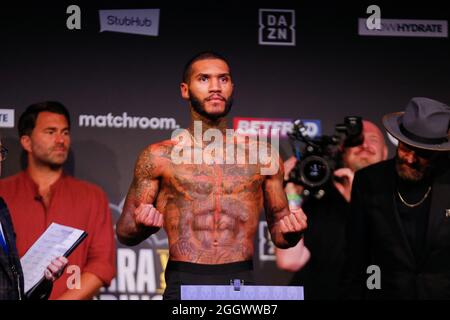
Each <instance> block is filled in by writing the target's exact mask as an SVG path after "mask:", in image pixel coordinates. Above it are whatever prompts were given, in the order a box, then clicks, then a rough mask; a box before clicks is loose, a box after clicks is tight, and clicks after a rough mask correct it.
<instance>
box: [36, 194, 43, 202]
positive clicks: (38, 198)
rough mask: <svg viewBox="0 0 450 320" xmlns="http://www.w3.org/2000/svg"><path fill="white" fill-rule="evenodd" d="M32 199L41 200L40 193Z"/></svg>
mask: <svg viewBox="0 0 450 320" xmlns="http://www.w3.org/2000/svg"><path fill="white" fill-rule="evenodd" d="M34 200H36V201H42V196H41V195H40V194H38V195H35V196H34Z"/></svg>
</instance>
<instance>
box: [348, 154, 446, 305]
mask: <svg viewBox="0 0 450 320" xmlns="http://www.w3.org/2000/svg"><path fill="white" fill-rule="evenodd" d="M395 192H396V172H395V161H394V159H391V160H387V161H383V162H381V163H378V164H375V165H372V166H370V167H367V168H365V169H362V170H360V171H358V172H357V173H356V175H355V179H354V182H353V190H352V202H351V214H350V219H349V224H348V226H347V246H346V248H347V249H346V254H347V259H346V264H345V268H344V278H343V283H342V288H343V296H344V297H345V298H353V299H359V298H374V299H450V212H449V209H450V166H449V164H448V162H447V163H446V166H443V167H442V169H441V170H440V171H439V172H436V174H435V175H434V180H433V184H432V192H431V197H432V198H431V205H430V212H429V216H428V228H427V236H426V245H425V248H426V249H425V255H424V257H423V258H422V259H421V260H420V261H416V258H415V256H414V254H413V251H412V249H411V247H410V244H409V241H408V240H407V237H406V234H405V231H404V229H403V225H402V222H401V219H400V216H399V214H398V212H397V209H396V200H395ZM370 265H377V266H378V267H379V268H380V271H381V272H380V275H381V289H372V290H369V289H368V288H367V285H366V281H367V279H368V278H369V276H370V275H371V274H373V272H372V271H371V272H367V267H368V266H370Z"/></svg>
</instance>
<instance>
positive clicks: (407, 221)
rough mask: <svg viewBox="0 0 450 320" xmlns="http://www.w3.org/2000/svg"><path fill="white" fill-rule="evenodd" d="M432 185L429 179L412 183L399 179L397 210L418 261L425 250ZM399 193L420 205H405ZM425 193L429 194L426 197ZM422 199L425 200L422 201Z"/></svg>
mask: <svg viewBox="0 0 450 320" xmlns="http://www.w3.org/2000/svg"><path fill="white" fill-rule="evenodd" d="M430 185H431V182H430V181H429V180H428V179H427V180H424V181H421V182H419V183H410V182H406V181H404V180H402V179H400V178H398V179H397V190H396V191H397V192H396V205H397V211H398V214H399V216H400V221H401V222H402V227H403V230H404V231H405V235H406V238H407V239H408V242H409V245H410V247H411V249H412V251H413V254H414V256H415V258H416V261H417V262H420V261H421V259H422V258H423V255H424V252H425V246H426V236H427V228H428V216H429V212H430V205H431V189H430V191H429V192H428V190H429V188H430ZM399 193H400V195H401V196H402V198H403V201H405V202H406V203H408V204H410V205H412V204H418V205H417V206H415V207H414V208H411V207H409V206H407V205H405V204H404V202H403V201H402V200H401V199H400V196H399ZM427 193H428V195H427ZM425 195H427V196H426V197H425ZM422 200H423V202H421V201H422ZM420 202H421V203H420ZM419 203H420V204H419Z"/></svg>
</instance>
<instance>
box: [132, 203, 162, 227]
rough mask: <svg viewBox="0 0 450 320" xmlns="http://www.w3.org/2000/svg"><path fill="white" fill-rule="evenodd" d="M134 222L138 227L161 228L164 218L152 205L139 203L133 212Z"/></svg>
mask: <svg viewBox="0 0 450 320" xmlns="http://www.w3.org/2000/svg"><path fill="white" fill-rule="evenodd" d="M134 220H135V221H136V224H137V225H138V227H147V228H158V229H160V228H162V226H163V224H164V217H163V215H162V213H160V212H159V211H158V210H157V209H156V208H155V207H154V206H153V205H152V204H143V203H141V204H140V205H139V207H137V208H136V210H135V211H134Z"/></svg>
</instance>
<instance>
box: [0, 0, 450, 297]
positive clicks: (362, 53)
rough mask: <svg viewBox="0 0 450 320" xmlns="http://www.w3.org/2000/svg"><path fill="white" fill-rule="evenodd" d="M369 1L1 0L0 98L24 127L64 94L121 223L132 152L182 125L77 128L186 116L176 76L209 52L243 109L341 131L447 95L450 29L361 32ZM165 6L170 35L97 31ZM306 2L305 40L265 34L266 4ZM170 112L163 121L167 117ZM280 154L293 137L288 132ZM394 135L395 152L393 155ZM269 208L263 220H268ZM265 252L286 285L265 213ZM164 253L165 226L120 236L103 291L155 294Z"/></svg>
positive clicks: (390, 5) (77, 171)
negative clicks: (75, 24) (262, 41)
mask: <svg viewBox="0 0 450 320" xmlns="http://www.w3.org/2000/svg"><path fill="white" fill-rule="evenodd" d="M70 4H77V5H79V6H80V8H81V27H82V28H81V30H68V29H67V28H66V19H67V17H68V14H66V8H67V6H68V5H70ZM369 4H372V3H371V2H359V3H356V4H351V3H348V2H344V1H339V2H336V3H331V2H330V3H323V2H314V1H284V2H280V1H272V2H269V1H266V2H260V3H258V4H244V3H243V1H240V2H238V1H226V2H225V1H221V2H216V3H214V2H213V3H211V2H196V3H193V2H192V3H189V2H186V3H184V2H183V3H181V2H180V3H177V2H175V1H168V2H167V1H166V2H156V1H122V2H110V3H108V2H106V1H99V2H95V1H90V2H80V1H73V2H60V1H58V2H55V3H54V4H50V3H44V2H33V3H24V2H17V3H15V4H14V5H9V6H7V5H3V4H2V7H1V10H0V41H1V51H0V109H14V111H15V117H16V119H15V124H16V125H17V119H18V117H19V115H20V113H21V112H22V111H23V110H24V109H25V108H26V107H27V106H28V105H29V104H31V103H35V102H38V101H43V100H58V101H61V102H63V103H64V104H65V105H66V106H67V107H68V108H69V110H70V113H71V116H72V127H73V129H72V152H71V154H70V161H69V162H68V164H67V170H68V171H69V172H71V173H72V174H74V175H75V176H76V177H79V178H81V179H87V180H89V181H92V182H94V183H96V184H98V185H100V186H101V187H102V188H103V189H104V190H105V191H106V192H107V194H108V196H109V200H110V203H111V208H112V213H113V216H114V221H115V220H116V219H117V217H118V215H119V214H120V206H121V202H122V201H123V199H124V197H125V195H126V192H127V190H128V186H129V184H130V182H131V178H132V172H133V166H134V161H135V159H136V156H137V154H138V153H139V151H140V150H141V149H142V148H143V147H145V146H146V145H147V144H149V143H152V142H155V141H158V140H162V139H167V138H169V137H170V134H171V131H172V130H171V129H173V128H162V129H151V128H148V129H140V128H134V129H133V128H108V127H86V126H85V125H83V126H81V125H80V115H94V116H97V115H107V114H108V113H112V115H114V116H115V115H122V114H123V113H124V112H127V114H128V115H131V116H139V117H148V118H156V120H155V121H160V120H161V118H172V121H175V122H176V124H177V125H179V126H182V127H183V126H185V125H186V124H187V123H188V121H189V113H188V107H187V105H186V103H185V102H184V101H183V100H182V99H181V97H180V93H179V83H180V79H181V71H182V68H183V66H184V63H185V62H186V61H187V60H188V59H189V58H190V57H191V56H192V55H193V54H195V53H197V52H198V51H202V50H208V49H212V50H215V51H218V52H222V53H223V54H224V55H226V56H227V57H228V58H229V60H230V62H231V68H232V73H233V77H234V81H235V104H234V106H233V110H232V111H231V114H230V125H232V121H231V119H233V118H235V117H255V118H269V119H271V118H277V119H279V118H282V119H295V118H303V119H317V120H320V121H321V126H322V133H326V134H330V133H332V131H333V128H334V125H335V124H336V123H337V122H341V121H342V119H343V117H344V116H345V115H349V114H356V115H361V116H363V117H366V118H368V119H370V120H372V121H374V122H375V123H377V124H381V117H382V116H383V115H384V114H385V113H388V112H392V111H400V110H402V109H403V108H404V106H405V105H406V103H407V102H408V100H409V99H410V98H411V97H413V96H426V97H430V98H434V99H437V100H440V101H443V102H446V103H449V102H450V90H449V88H450V77H449V75H450V60H449V58H450V55H449V39H448V38H418V37H363V36H359V35H358V29H357V18H359V17H360V18H363V17H367V16H368V14H366V8H367V6H368V5H369ZM376 4H377V5H379V6H380V8H381V15H382V18H396V19H435V20H447V21H448V20H449V15H450V13H449V11H448V10H447V9H446V8H445V5H444V3H437V2H432V1H427V2H423V3H422V4H411V3H408V2H406V1H405V2H395V1H390V2H387V1H385V2H376ZM147 8H148V9H152V8H159V9H160V25H159V35H158V36H157V37H149V36H142V35H133V34H125V33H113V32H99V30H100V26H99V21H98V10H100V9H147ZM260 8H268V9H292V10H295V22H296V26H295V30H296V36H295V38H296V44H295V46H267V45H259V44H258V27H259V25H258V10H259V9H260ZM158 119H159V120H158ZM1 134H2V137H3V144H5V145H7V146H8V148H9V149H10V156H9V159H8V160H7V162H6V163H4V171H3V176H9V175H12V174H15V173H17V172H18V171H19V170H20V169H21V167H23V165H24V161H23V160H24V156H23V154H22V153H21V149H20V145H19V143H18V136H17V127H14V128H2V129H1ZM281 149H282V150H281V151H282V154H283V155H285V156H287V155H288V154H289V153H290V148H289V146H288V144H287V142H286V141H282V143H281ZM392 150H393V148H392V146H391V147H390V151H391V154H392ZM261 219H263V218H261ZM260 227H261V230H260V232H259V233H258V239H256V240H255V241H256V242H257V245H256V247H255V248H256V250H257V252H256V253H255V262H256V266H257V271H258V272H257V276H258V278H259V279H260V280H261V282H262V283H266V284H281V285H283V284H286V283H287V282H288V281H289V278H290V276H291V275H290V274H288V273H286V272H281V271H279V270H277V268H276V266H275V263H274V261H273V259H274V256H273V247H272V246H271V244H270V242H269V241H268V239H267V234H266V232H265V230H264V224H263V223H262V224H261V226H260ZM166 259H167V242H166V239H165V235H164V233H163V232H160V233H158V235H157V236H156V237H153V238H152V239H150V240H148V241H147V242H145V243H143V244H141V245H140V246H137V247H134V248H123V247H122V246H121V245H118V271H119V273H118V277H117V281H115V282H114V284H113V286H112V287H111V288H110V289H109V290H107V291H105V292H103V293H102V296H101V298H121V299H128V298H129V299H134V298H141V299H147V298H151V297H155V298H157V297H158V294H159V293H161V291H162V289H163V286H164V284H163V282H162V278H161V272H162V270H163V266H164V264H165V262H166Z"/></svg>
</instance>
